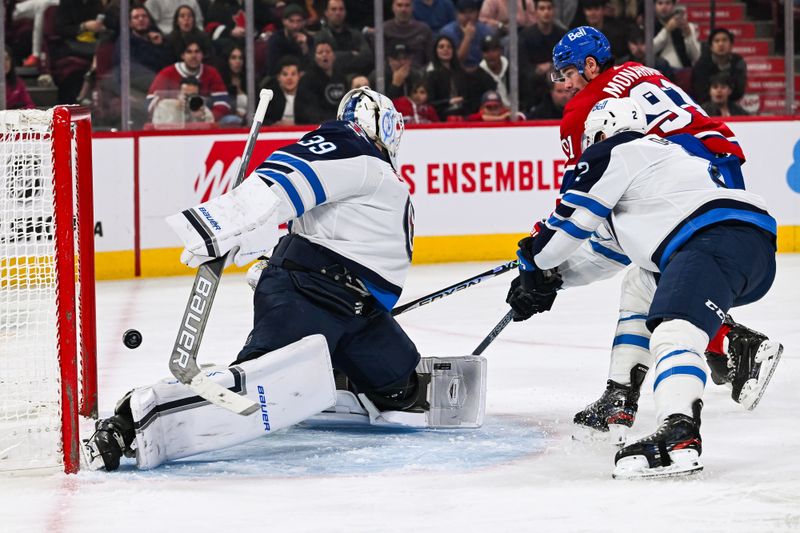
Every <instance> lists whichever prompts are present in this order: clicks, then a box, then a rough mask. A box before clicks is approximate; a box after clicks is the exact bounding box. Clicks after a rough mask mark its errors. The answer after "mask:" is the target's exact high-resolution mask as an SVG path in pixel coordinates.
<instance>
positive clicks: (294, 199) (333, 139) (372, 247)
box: [255, 121, 414, 309]
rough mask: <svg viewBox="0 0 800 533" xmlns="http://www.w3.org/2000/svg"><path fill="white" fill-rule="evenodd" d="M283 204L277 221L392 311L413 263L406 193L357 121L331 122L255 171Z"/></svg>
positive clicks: (411, 223)
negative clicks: (334, 259) (330, 257)
mask: <svg viewBox="0 0 800 533" xmlns="http://www.w3.org/2000/svg"><path fill="white" fill-rule="evenodd" d="M255 173H256V174H257V175H258V176H260V177H261V178H262V179H263V180H265V181H266V182H268V183H269V184H270V185H271V186H272V187H271V188H272V190H273V191H274V192H275V193H276V194H277V195H278V197H279V198H280V199H281V200H282V201H281V202H280V205H279V207H278V209H277V214H278V219H279V221H280V222H286V221H290V226H289V229H290V232H291V233H293V234H296V235H300V236H302V237H304V238H306V239H308V240H309V241H311V242H313V243H315V244H319V245H321V246H324V247H325V248H326V249H328V250H330V251H332V252H334V253H335V254H336V255H338V256H339V257H340V259H343V261H342V262H343V263H344V264H345V266H347V267H348V268H350V269H351V270H352V271H353V272H355V273H356V274H358V275H359V277H360V278H361V280H362V281H363V282H364V283H365V285H366V286H367V288H368V289H369V290H370V292H371V293H372V294H373V295H374V296H375V297H376V299H378V301H380V302H381V304H383V305H384V307H386V308H387V309H391V308H392V307H393V306H394V304H395V303H396V302H397V299H398V298H399V296H400V292H401V291H402V287H403V283H404V282H405V279H406V275H407V273H408V268H409V266H410V264H411V254H412V249H413V238H414V235H413V228H414V210H413V206H412V204H411V198H410V196H409V190H408V186H407V185H406V184H405V182H403V181H402V180H401V179H400V177H399V176H398V175H397V173H396V172H395V170H394V169H393V168H392V166H391V164H390V163H389V161H388V158H387V157H386V156H385V155H384V154H383V153H382V152H381V151H380V150H378V148H377V147H376V146H375V144H374V143H373V142H372V141H370V140H369V139H368V138H367V137H366V135H365V134H364V132H363V131H362V130H361V128H359V127H358V125H357V124H355V123H354V122H345V121H330V122H326V123H324V124H323V125H321V126H320V127H319V128H318V129H316V130H314V131H313V132H311V133H308V134H307V135H305V136H304V137H303V138H302V139H300V140H299V141H298V142H297V143H295V144H292V145H289V146H287V147H285V148H282V149H281V150H278V151H276V152H274V153H273V154H272V155H270V156H269V158H267V160H266V161H265V162H264V163H263V164H261V165H260V166H259V167H258V168H257V169H256V171H255Z"/></svg>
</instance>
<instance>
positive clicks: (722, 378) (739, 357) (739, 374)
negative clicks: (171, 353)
mask: <svg viewBox="0 0 800 533" xmlns="http://www.w3.org/2000/svg"><path fill="white" fill-rule="evenodd" d="M724 325H725V326H727V327H728V328H729V331H728V332H727V333H726V334H725V339H724V341H723V345H724V346H723V348H725V352H726V353H727V354H728V356H727V358H723V357H721V356H720V355H719V354H716V353H714V352H706V360H707V361H708V365H709V368H710V369H711V379H712V380H713V381H714V383H716V384H717V385H722V384H725V385H729V386H730V387H731V397H732V398H733V400H734V401H735V402H737V403H740V404H742V407H744V408H745V409H747V410H748V411H752V410H753V409H755V408H756V406H757V405H758V402H759V401H760V400H761V397H762V396H763V395H764V391H765V389H766V387H767V385H768V384H769V381H770V379H772V374H773V373H775V367H776V366H777V364H778V361H779V360H780V357H781V354H782V353H783V345H781V343H779V342H775V341H770V340H769V339H768V338H767V336H766V335H764V334H763V333H759V332H757V331H753V330H752V329H749V328H747V327H745V326H742V325H741V324H737V323H736V322H734V321H733V318H731V316H730V315H727V316H726V317H725V322H724Z"/></svg>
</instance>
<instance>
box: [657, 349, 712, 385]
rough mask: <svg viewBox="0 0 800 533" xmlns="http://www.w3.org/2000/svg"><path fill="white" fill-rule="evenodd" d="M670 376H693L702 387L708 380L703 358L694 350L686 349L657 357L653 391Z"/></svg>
mask: <svg viewBox="0 0 800 533" xmlns="http://www.w3.org/2000/svg"><path fill="white" fill-rule="evenodd" d="M687 356H688V357H687ZM672 376H694V377H696V378H697V379H699V380H700V381H701V382H702V383H703V386H704V387H705V384H706V380H707V379H708V376H707V374H706V371H705V367H704V364H703V358H702V357H701V356H700V354H698V353H697V352H695V351H694V350H686V349H681V350H673V351H671V352H669V353H667V354H666V355H664V356H662V357H659V359H658V362H657V363H656V378H655V381H654V382H653V391H655V390H657V389H658V386H659V385H660V384H661V383H662V382H663V381H664V380H666V379H667V378H670V377H672Z"/></svg>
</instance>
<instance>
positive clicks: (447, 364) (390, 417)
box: [304, 355, 486, 428]
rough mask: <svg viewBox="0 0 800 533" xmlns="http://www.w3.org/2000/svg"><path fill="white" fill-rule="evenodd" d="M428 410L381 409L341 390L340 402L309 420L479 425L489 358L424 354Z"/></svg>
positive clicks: (422, 371) (363, 397) (425, 425)
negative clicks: (426, 355) (428, 355)
mask: <svg viewBox="0 0 800 533" xmlns="http://www.w3.org/2000/svg"><path fill="white" fill-rule="evenodd" d="M416 370H417V373H418V374H420V376H421V380H420V383H427V382H428V379H427V376H430V382H429V383H427V393H426V400H427V403H428V404H429V408H428V409H421V408H418V407H415V408H412V409H409V410H407V411H379V410H378V408H377V407H375V405H374V404H373V403H372V402H371V401H370V400H369V398H367V397H366V395H364V394H359V395H358V398H356V396H355V395H354V394H353V393H352V392H350V391H343V390H337V391H336V404H335V405H334V406H333V407H331V408H329V409H326V410H324V411H323V412H321V413H319V414H318V415H316V416H313V417H311V418H309V419H308V420H306V421H305V423H304V424H306V425H309V426H342V425H373V426H386V427H406V428H479V427H481V425H482V424H483V417H484V413H485V410H486V358H484V357H481V356H478V355H469V356H465V357H423V358H422V359H421V360H420V362H419V365H417V369H416Z"/></svg>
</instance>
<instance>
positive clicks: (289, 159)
mask: <svg viewBox="0 0 800 533" xmlns="http://www.w3.org/2000/svg"><path fill="white" fill-rule="evenodd" d="M267 160H268V161H277V162H278V163H286V164H287V165H290V166H291V167H293V168H295V169H297V171H298V172H299V173H300V174H302V176H303V177H304V178H305V179H306V181H308V184H309V185H310V186H311V190H313V191H314V200H315V201H316V205H321V204H323V203H324V202H325V200H327V196H326V195H325V189H324V188H323V187H322V182H321V181H320V179H319V176H317V173H316V172H314V169H313V168H311V165H309V164H308V163H306V162H305V161H303V160H302V159H299V158H297V157H294V156H291V155H289V154H287V153H285V152H274V153H273V154H272V155H271V156H269V158H268V159H267Z"/></svg>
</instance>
